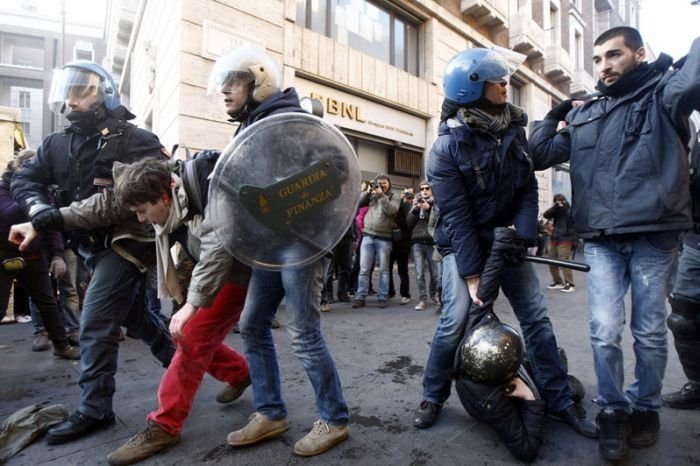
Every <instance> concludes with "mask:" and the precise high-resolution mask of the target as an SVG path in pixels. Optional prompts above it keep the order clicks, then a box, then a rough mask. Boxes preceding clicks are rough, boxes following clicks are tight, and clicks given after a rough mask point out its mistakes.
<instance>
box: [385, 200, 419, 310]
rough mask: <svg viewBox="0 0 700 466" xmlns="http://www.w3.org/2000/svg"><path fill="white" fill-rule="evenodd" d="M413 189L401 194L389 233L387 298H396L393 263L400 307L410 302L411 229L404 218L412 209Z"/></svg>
mask: <svg viewBox="0 0 700 466" xmlns="http://www.w3.org/2000/svg"><path fill="white" fill-rule="evenodd" d="M413 195H414V194H413V188H405V189H404V190H403V191H402V192H401V196H400V197H401V203H400V204H399V210H398V212H396V215H394V228H393V229H392V231H391V233H392V234H391V241H392V245H391V255H390V256H389V298H393V297H394V296H396V289H395V288H394V263H396V268H397V269H398V272H399V282H400V283H399V294H400V295H401V305H404V304H408V303H410V302H411V289H410V288H411V286H410V279H409V278H408V257H409V256H410V254H411V228H410V227H409V226H408V225H407V224H406V216H407V215H408V212H409V211H410V210H411V208H412V207H413Z"/></svg>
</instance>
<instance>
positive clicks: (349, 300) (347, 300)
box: [338, 294, 352, 303]
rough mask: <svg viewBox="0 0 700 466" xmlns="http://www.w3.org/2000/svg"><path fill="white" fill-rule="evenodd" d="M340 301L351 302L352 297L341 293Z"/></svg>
mask: <svg viewBox="0 0 700 466" xmlns="http://www.w3.org/2000/svg"><path fill="white" fill-rule="evenodd" d="M338 301H339V302H341V303H351V302H352V299H350V296H348V295H346V294H341V295H338Z"/></svg>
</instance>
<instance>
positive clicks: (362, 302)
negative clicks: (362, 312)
mask: <svg viewBox="0 0 700 466" xmlns="http://www.w3.org/2000/svg"><path fill="white" fill-rule="evenodd" d="M358 307H365V300H364V299H356V300H355V301H354V302H353V303H352V308H353V309H357V308H358Z"/></svg>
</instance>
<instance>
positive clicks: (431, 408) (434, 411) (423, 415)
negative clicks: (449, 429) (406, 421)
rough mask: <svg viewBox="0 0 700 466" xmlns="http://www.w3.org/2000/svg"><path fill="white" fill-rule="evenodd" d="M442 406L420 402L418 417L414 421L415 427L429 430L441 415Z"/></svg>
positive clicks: (425, 401)
mask: <svg viewBox="0 0 700 466" xmlns="http://www.w3.org/2000/svg"><path fill="white" fill-rule="evenodd" d="M441 409H442V406H440V405H436V404H435V403H432V402H430V401H428V400H423V401H421V402H420V407H419V408H418V410H417V411H416V417H415V419H414V420H413V425H414V426H416V427H418V428H419V429H427V428H428V427H430V426H432V425H433V424H435V420H436V419H437V417H438V414H440V410H441Z"/></svg>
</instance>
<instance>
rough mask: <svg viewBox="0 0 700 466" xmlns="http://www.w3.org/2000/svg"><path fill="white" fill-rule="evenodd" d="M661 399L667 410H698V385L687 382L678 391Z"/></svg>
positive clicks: (699, 396)
mask: <svg viewBox="0 0 700 466" xmlns="http://www.w3.org/2000/svg"><path fill="white" fill-rule="evenodd" d="M661 399H662V400H663V402H664V405H666V406H668V407H669V408H676V409H695V408H700V383H695V382H688V383H686V384H685V385H683V388H681V389H680V390H679V391H677V392H673V393H668V394H666V395H663V396H662V397H661Z"/></svg>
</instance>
